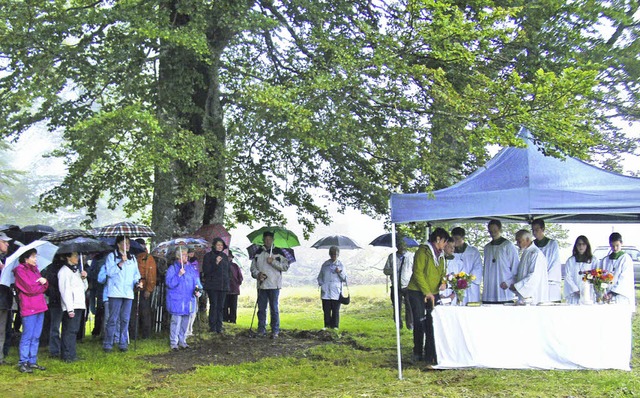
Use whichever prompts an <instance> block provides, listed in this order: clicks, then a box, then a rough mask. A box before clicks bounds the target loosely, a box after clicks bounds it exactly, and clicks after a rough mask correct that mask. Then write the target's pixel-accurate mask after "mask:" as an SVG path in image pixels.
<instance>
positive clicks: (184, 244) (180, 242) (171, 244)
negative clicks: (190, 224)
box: [151, 236, 211, 258]
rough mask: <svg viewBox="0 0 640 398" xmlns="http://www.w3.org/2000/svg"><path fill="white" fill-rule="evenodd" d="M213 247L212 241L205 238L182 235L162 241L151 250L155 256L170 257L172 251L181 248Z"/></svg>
mask: <svg viewBox="0 0 640 398" xmlns="http://www.w3.org/2000/svg"><path fill="white" fill-rule="evenodd" d="M210 247H211V243H209V242H207V241H206V240H205V239H203V238H196V237H190V236H188V237H182V238H175V239H171V240H168V241H166V242H160V243H158V245H157V246H156V247H154V248H153V250H151V254H152V255H154V256H160V257H165V258H166V257H168V256H169V255H170V254H171V253H172V252H175V251H176V250H177V249H179V248H184V249H186V250H189V249H204V250H206V249H208V248H210Z"/></svg>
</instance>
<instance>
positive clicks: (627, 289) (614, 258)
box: [600, 232, 636, 312]
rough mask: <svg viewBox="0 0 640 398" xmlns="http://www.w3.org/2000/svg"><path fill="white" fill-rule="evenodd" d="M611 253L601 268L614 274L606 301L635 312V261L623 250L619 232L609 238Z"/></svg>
mask: <svg viewBox="0 0 640 398" xmlns="http://www.w3.org/2000/svg"><path fill="white" fill-rule="evenodd" d="M609 247H611V252H610V254H609V255H608V256H606V257H605V258H603V259H602V260H601V263H600V268H602V269H603V270H606V271H609V272H611V273H612V274H613V281H612V282H611V284H610V285H609V286H608V288H607V292H606V293H605V300H610V301H611V302H612V303H616V304H626V305H631V306H632V310H633V311H634V312H635V308H636V292H635V286H634V280H633V260H632V259H631V256H630V255H629V254H628V253H625V252H624V251H623V250H622V235H620V234H619V233H617V232H614V233H612V234H611V235H610V236H609Z"/></svg>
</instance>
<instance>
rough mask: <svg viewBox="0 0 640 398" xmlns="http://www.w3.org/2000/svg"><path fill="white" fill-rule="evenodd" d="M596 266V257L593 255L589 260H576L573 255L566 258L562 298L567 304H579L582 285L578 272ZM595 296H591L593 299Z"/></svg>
mask: <svg viewBox="0 0 640 398" xmlns="http://www.w3.org/2000/svg"><path fill="white" fill-rule="evenodd" d="M597 266H598V259H597V258H595V257H593V258H592V259H591V261H590V262H588V263H582V262H577V261H576V258H575V256H571V257H569V259H568V260H567V263H566V266H565V271H566V275H565V277H564V299H565V301H566V302H567V303H569V304H580V287H581V286H582V275H581V274H580V272H584V271H589V270H592V269H594V268H596V267H597ZM594 299H595V297H591V301H593V300H594Z"/></svg>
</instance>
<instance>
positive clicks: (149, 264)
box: [136, 252, 158, 293]
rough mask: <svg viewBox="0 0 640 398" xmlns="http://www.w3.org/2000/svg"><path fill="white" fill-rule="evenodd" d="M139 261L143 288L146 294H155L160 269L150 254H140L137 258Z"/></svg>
mask: <svg viewBox="0 0 640 398" xmlns="http://www.w3.org/2000/svg"><path fill="white" fill-rule="evenodd" d="M136 260H138V271H139V272H140V279H141V280H142V282H143V288H142V290H144V291H145V292H149V293H153V290H154V289H155V288H156V280H157V279H156V276H157V273H158V267H157V266H156V260H155V259H154V258H153V256H152V255H151V254H149V253H146V252H145V253H140V254H138V256H137V257H136Z"/></svg>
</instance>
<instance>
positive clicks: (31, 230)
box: [21, 224, 55, 244]
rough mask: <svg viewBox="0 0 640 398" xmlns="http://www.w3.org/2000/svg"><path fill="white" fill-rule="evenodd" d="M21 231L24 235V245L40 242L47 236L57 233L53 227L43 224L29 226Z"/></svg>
mask: <svg viewBox="0 0 640 398" xmlns="http://www.w3.org/2000/svg"><path fill="white" fill-rule="evenodd" d="M21 229H22V232H23V233H24V240H23V241H22V243H25V244H29V243H31V242H33V241H36V240H39V239H40V238H42V237H43V236H45V235H48V234H50V233H52V232H55V229H53V227H50V226H48V225H42V224H34V225H27V226H25V227H22V228H21Z"/></svg>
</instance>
